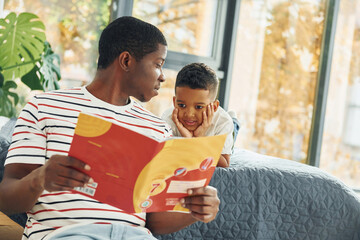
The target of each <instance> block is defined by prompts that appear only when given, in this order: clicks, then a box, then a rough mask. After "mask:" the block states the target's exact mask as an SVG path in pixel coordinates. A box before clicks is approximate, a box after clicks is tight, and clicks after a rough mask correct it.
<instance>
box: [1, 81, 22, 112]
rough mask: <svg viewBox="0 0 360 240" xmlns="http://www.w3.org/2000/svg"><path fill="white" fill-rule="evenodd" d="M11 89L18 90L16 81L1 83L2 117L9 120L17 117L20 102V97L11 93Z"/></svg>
mask: <svg viewBox="0 0 360 240" xmlns="http://www.w3.org/2000/svg"><path fill="white" fill-rule="evenodd" d="M0 75H1V74H0ZM11 88H13V89H16V88H17V85H16V83H15V82H14V81H6V82H4V81H1V82H0V106H1V107H0V116H6V117H9V118H11V117H15V116H16V108H15V106H16V105H17V104H18V102H19V96H18V95H17V94H16V93H14V92H11V91H10V89H11Z"/></svg>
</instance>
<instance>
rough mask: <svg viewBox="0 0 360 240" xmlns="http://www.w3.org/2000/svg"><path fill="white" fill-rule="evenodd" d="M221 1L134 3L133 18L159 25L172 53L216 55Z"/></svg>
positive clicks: (180, 0) (188, 0)
mask: <svg viewBox="0 0 360 240" xmlns="http://www.w3.org/2000/svg"><path fill="white" fill-rule="evenodd" d="M217 5H218V1H213V0H212V1H205V0H200V1H192V0H176V1H170V0H165V1H160V2H159V1H155V0H153V1H142V0H136V1H134V8H133V16H134V17H137V18H140V19H142V20H144V21H147V22H150V23H152V24H154V25H155V26H157V27H158V28H159V29H160V30H161V31H162V32H163V33H164V35H165V37H166V39H167V41H168V45H169V50H171V51H175V52H181V53H187V54H193V55H199V56H204V57H211V56H212V55H213V54H212V52H213V43H214V32H215V31H214V30H215V27H216V22H215V20H216V10H217Z"/></svg>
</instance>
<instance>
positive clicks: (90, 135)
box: [69, 113, 226, 213]
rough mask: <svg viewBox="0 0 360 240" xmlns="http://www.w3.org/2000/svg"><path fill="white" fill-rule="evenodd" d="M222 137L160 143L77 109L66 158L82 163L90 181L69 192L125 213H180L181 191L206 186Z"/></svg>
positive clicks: (169, 140) (217, 158) (223, 141)
mask: <svg viewBox="0 0 360 240" xmlns="http://www.w3.org/2000/svg"><path fill="white" fill-rule="evenodd" d="M225 139H226V135H218V136H210V137H199V138H171V139H168V140H165V141H162V142H159V141H156V140H154V139H152V138H149V137H147V136H145V135H142V134H140V133H137V132H135V131H132V130H130V129H127V128H125V127H122V126H120V125H117V124H115V123H112V122H109V121H108V120H105V119H102V118H99V117H96V116H92V115H87V114H84V113H80V115H79V119H78V123H77V125H76V128H75V134H74V138H73V141H72V143H71V146H70V151H69V156H72V157H75V158H78V159H80V160H82V161H84V162H86V163H87V164H88V165H90V167H91V170H90V173H89V175H90V176H91V177H92V178H93V179H94V181H95V183H93V184H88V185H87V186H86V187H84V188H76V189H74V191H76V192H78V193H80V194H83V195H85V196H88V197H92V198H94V199H96V200H98V201H100V202H103V203H107V204H109V205H112V206H115V207H117V208H120V209H122V210H124V211H127V212H134V213H135V212H136V213H139V212H161V211H185V212H187V211H188V210H187V209H185V208H182V207H181V206H180V204H179V199H180V198H182V197H184V196H186V195H187V193H186V190H187V189H189V188H193V187H203V186H207V185H208V184H209V182H210V179H211V177H212V174H213V172H214V170H215V166H216V164H217V162H218V160H219V157H220V154H221V151H222V148H223V146H224V143H225Z"/></svg>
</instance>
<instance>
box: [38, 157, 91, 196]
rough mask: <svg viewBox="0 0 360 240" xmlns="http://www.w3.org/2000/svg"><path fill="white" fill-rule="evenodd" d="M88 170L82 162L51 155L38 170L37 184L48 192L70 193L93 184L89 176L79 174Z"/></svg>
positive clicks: (88, 167) (87, 166)
mask: <svg viewBox="0 0 360 240" xmlns="http://www.w3.org/2000/svg"><path fill="white" fill-rule="evenodd" d="M88 170H90V166H89V165H87V164H85V163H84V162H82V161H80V160H78V159H76V158H73V157H69V156H64V155H53V156H51V158H50V159H49V160H48V161H47V162H46V164H45V165H44V166H42V167H40V168H39V184H40V186H41V187H42V188H43V189H45V190H47V191H49V192H52V191H70V190H72V189H73V188H74V187H83V186H84V185H85V184H86V183H88V182H93V180H92V178H90V177H89V175H87V174H85V173H83V172H81V171H84V172H86V171H88Z"/></svg>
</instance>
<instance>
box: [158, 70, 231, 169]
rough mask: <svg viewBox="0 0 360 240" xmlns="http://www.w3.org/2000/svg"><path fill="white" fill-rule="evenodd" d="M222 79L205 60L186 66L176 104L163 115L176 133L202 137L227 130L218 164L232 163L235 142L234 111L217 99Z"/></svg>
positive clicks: (177, 88) (178, 84) (178, 81)
mask: <svg viewBox="0 0 360 240" xmlns="http://www.w3.org/2000/svg"><path fill="white" fill-rule="evenodd" d="M218 85H219V80H218V78H217V76H216V74H215V72H214V70H212V69H211V68H210V67H208V66H207V65H205V64H204V63H191V64H188V65H186V66H185V67H183V68H182V69H181V70H180V72H179V73H178V75H177V77H176V82H175V96H174V97H173V103H174V108H170V109H168V110H166V111H165V112H164V113H163V115H162V118H163V119H164V120H165V121H166V122H167V123H168V124H169V125H170V126H171V128H172V131H173V135H174V136H182V137H201V136H213V135H221V134H227V135H228V136H227V138H226V141H225V145H224V148H223V151H222V153H221V156H220V159H219V162H218V165H217V166H218V167H228V166H229V164H230V155H231V152H232V146H233V136H232V133H233V130H234V125H233V121H232V118H231V117H230V115H229V114H228V113H227V112H226V111H225V110H224V109H223V108H221V107H220V106H219V101H218V100H216V94H217V89H218Z"/></svg>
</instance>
